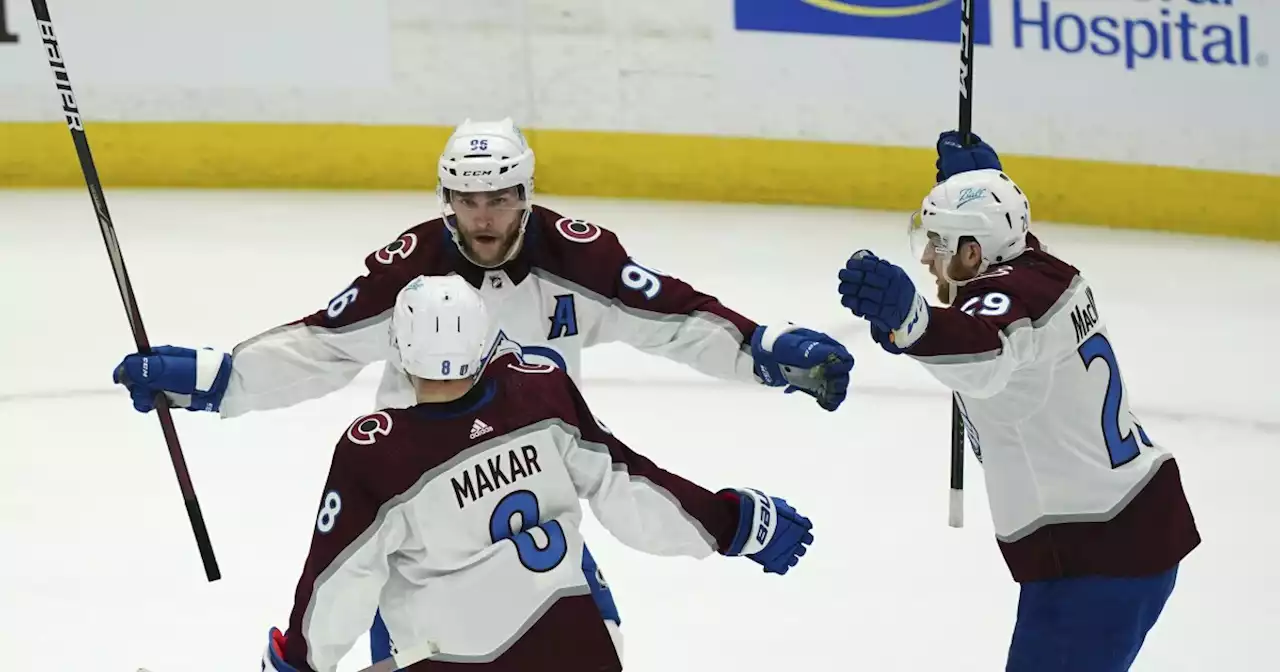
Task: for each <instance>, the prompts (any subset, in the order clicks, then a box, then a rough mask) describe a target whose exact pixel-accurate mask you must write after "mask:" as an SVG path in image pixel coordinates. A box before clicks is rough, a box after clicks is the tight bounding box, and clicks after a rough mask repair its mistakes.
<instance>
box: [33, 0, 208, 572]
mask: <svg viewBox="0 0 1280 672" xmlns="http://www.w3.org/2000/svg"><path fill="white" fill-rule="evenodd" d="M31 7H32V9H33V10H35V15H36V24H37V25H38V26H39V28H40V39H41V40H42V41H43V42H44V48H45V55H46V56H47V57H48V59H49V67H50V68H52V69H53V79H54V84H55V85H56V87H57V89H58V95H59V96H60V97H61V100H62V111H63V113H64V114H65V116H66V121H67V127H68V128H69V129H70V130H71V140H72V141H73V142H74V143H75V146H76V156H78V157H79V159H80V171H81V172H82V173H83V174H84V182H85V186H87V187H88V188H89V198H90V199H92V201H93V211H94V213H95V214H97V216H98V226H99V228H101V229H102V240H103V242H104V243H106V246H107V256H108V257H110V259H111V268H112V270H114V271H115V274H116V287H117V288H119V290H120V298H121V300H123V302H124V310H125V313H126V314H127V315H128V318H129V327H130V328H131V329H132V331H133V339H134V341H135V342H136V344H137V346H138V352H150V351H151V345H150V343H149V342H148V341H147V333H146V330H145V329H144V328H143V326H142V314H141V313H140V312H139V311H138V302H137V300H136V299H135V298H134V295H133V285H132V284H130V282H129V273H128V271H126V270H125V265H124V256H123V254H122V253H121V252H120V241H118V240H117V239H116V230H115V225H114V224H112V223H111V215H110V213H109V212H108V211H107V199H106V197H105V196H104V195H103V193H102V183H101V182H100V181H99V179H98V169H97V167H96V166H95V165H94V163H93V154H92V153H90V151H89V138H88V137H87V136H86V135H85V132H84V120H83V119H82V118H81V116H80V109H79V106H78V105H77V104H76V96H75V93H73V92H72V90H71V79H70V77H68V75H67V68H66V63H65V61H64V60H63V57H62V51H61V49H60V48H59V46H58V38H57V36H56V34H55V33H54V30H53V21H52V20H51V19H50V18H49V6H48V4H47V3H46V1H45V0H31ZM155 408H156V416H157V417H159V419H160V429H161V431H162V432H163V433H164V440H165V443H166V444H167V445H168V446H169V457H170V459H171V460H172V461H173V469H174V472H175V473H176V474H177V477H178V487H179V488H180V489H181V490H182V498H183V500H184V501H185V502H186V506H187V517H188V518H189V519H190V520H191V529H192V530H193V531H194V532H195V536H196V544H197V545H198V546H199V548H200V559H201V560H202V561H203V562H204V572H205V576H206V577H208V579H209V580H210V581H217V580H218V579H220V578H222V574H221V572H219V570H218V562H217V559H216V558H214V555H213V544H212V543H211V542H210V541H209V530H208V529H207V528H206V527H205V523H204V516H203V514H201V513H200V502H199V500H197V499H196V492H195V487H194V486H193V485H192V483H191V474H190V473H189V472H188V471H187V462H186V459H185V458H184V457H183V455H182V446H181V445H180V444H179V443H178V432H177V430H175V429H174V426H173V416H172V415H171V414H170V413H169V403H168V399H167V398H166V397H165V396H164V394H163V393H158V394H157V395H156V399H155Z"/></svg>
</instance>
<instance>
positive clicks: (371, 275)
mask: <svg viewBox="0 0 1280 672" xmlns="http://www.w3.org/2000/svg"><path fill="white" fill-rule="evenodd" d="M452 244H453V243H452V241H451V240H450V238H449V234H448V230H447V229H446V228H445V226H444V220H442V219H433V220H431V221H427V222H423V223H421V224H417V225H415V226H413V227H412V228H410V229H408V230H406V231H405V232H403V233H401V234H400V235H399V236H397V237H396V239H395V240H393V241H391V242H389V243H387V244H386V245H384V246H382V247H380V248H378V249H376V250H374V251H373V252H370V253H369V254H368V255H366V256H365V260H364V265H365V271H366V272H365V274H364V275H361V276H360V277H357V278H356V279H355V280H353V281H352V282H351V283H350V284H349V285H347V286H346V287H345V288H344V289H343V290H342V291H341V292H339V293H338V294H337V295H336V296H334V297H333V298H332V299H331V300H330V301H329V303H328V305H327V306H325V308H323V309H321V310H319V311H316V312H315V313H313V314H311V315H309V316H307V317H306V318H304V319H303V320H302V321H303V323H305V324H308V325H311V326H319V327H326V328H331V329H334V328H341V327H346V326H349V325H353V324H356V323H359V322H362V321H364V320H367V319H369V318H371V317H376V316H378V315H381V314H382V313H384V312H386V311H388V310H390V309H391V308H392V307H393V306H394V305H395V301H396V295H397V294H399V292H400V290H401V289H402V288H403V287H404V286H405V285H406V284H408V282H409V281H410V280H412V279H414V278H416V277H418V276H419V275H447V274H448V273H449V272H450V271H451V270H452V269H451V268H450V258H449V253H448V248H447V247H446V245H452Z"/></svg>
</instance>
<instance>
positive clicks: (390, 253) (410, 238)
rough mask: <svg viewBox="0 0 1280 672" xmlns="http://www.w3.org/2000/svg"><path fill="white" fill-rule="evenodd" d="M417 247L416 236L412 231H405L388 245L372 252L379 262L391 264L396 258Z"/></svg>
mask: <svg viewBox="0 0 1280 672" xmlns="http://www.w3.org/2000/svg"><path fill="white" fill-rule="evenodd" d="M416 249H418V236H417V234H414V233H406V234H404V235H403V236H400V237H399V238H397V239H396V240H395V241H394V242H392V243H391V244H390V245H388V246H386V247H384V248H382V249H381V250H378V251H377V252H375V253H374V254H373V256H374V258H375V259H377V260H378V263H380V264H391V263H394V262H395V260H396V259H404V258H405V257H407V256H409V255H411V254H413V251H414V250H416Z"/></svg>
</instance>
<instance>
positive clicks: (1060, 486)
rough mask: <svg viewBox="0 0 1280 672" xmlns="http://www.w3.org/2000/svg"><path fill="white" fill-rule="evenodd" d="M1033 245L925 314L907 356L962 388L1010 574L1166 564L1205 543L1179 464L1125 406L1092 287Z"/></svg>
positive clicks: (1151, 568) (1038, 575)
mask: <svg viewBox="0 0 1280 672" xmlns="http://www.w3.org/2000/svg"><path fill="white" fill-rule="evenodd" d="M1029 245H1030V247H1031V249H1028V250H1027V251H1026V252H1024V253H1023V254H1021V255H1019V256H1018V257H1016V258H1014V259H1013V260H1011V261H1010V262H1009V263H1007V264H1004V265H1000V266H995V267H992V268H989V269H988V270H987V271H986V272H985V273H983V274H982V275H980V276H979V277H978V278H977V279H975V280H973V281H971V282H969V283H967V284H965V285H963V286H961V287H960V290H959V292H958V296H957V297H956V300H955V301H954V302H953V304H952V305H951V306H950V307H947V308H939V307H931V308H930V310H929V324H928V327H927V329H926V331H925V333H924V335H923V336H922V337H921V338H920V340H919V341H917V342H916V343H914V344H913V345H912V346H911V347H910V348H909V349H908V351H907V353H908V354H909V355H910V356H912V357H914V358H915V359H917V360H918V361H920V362H922V363H923V364H924V365H925V368H926V369H928V370H929V372H930V373H931V374H933V376H935V377H936V378H937V379H938V380H939V381H941V382H942V383H943V384H944V385H946V386H947V387H948V388H950V389H951V390H953V391H954V393H955V397H956V399H957V400H958V402H959V404H960V408H961V412H962V414H963V416H964V418H965V429H966V434H967V437H968V442H969V445H970V447H971V448H972V449H973V452H974V454H975V455H977V456H978V459H979V460H980V461H981V463H982V465H983V470H984V473H985V477H986V486H987V488H986V489H987V496H988V499H989V501H990V508H991V515H992V517H993V520H994V523H995V532H996V537H997V538H998V539H999V541H1000V542H1001V543H1000V545H1001V550H1002V552H1003V553H1004V556H1005V560H1006V562H1007V563H1008V565H1009V568H1010V570H1011V572H1012V573H1013V576H1014V578H1015V579H1016V580H1018V581H1033V580H1040V579H1047V578H1057V577H1063V576H1078V575H1082V574H1103V575H1135V574H1146V573H1154V572H1159V571H1163V570H1165V569H1168V568H1170V567H1172V566H1173V565H1174V564H1176V563H1177V562H1178V561H1179V560H1180V559H1181V558H1182V557H1183V556H1185V555H1186V554H1187V553H1189V552H1190V551H1191V549H1193V548H1194V547H1195V546H1196V545H1197V544H1198V543H1199V536H1198V533H1197V531H1196V527H1195V523H1194V521H1193V519H1192V516H1191V511H1190V507H1189V506H1188V504H1187V501H1186V498H1185V496H1184V494H1183V491H1182V485H1181V479H1180V478H1179V475H1178V468H1177V465H1176V464H1175V463H1174V460H1173V456H1172V455H1171V454H1170V453H1169V451H1168V450H1166V449H1165V448H1164V447H1163V446H1161V445H1160V444H1159V443H1157V442H1156V441H1154V440H1153V439H1152V436H1153V434H1149V433H1148V432H1147V431H1146V430H1144V429H1143V427H1142V425H1140V424H1139V423H1138V418H1137V416H1135V415H1134V414H1133V412H1132V410H1131V409H1130V407H1129V394H1128V391H1127V389H1126V388H1125V385H1124V379H1123V378H1122V377H1121V374H1120V368H1119V364H1118V360H1117V357H1116V353H1115V351H1114V350H1113V349H1112V345H1111V341H1110V340H1109V338H1108V335H1107V328H1106V323H1105V319H1104V318H1105V313H1104V311H1103V310H1102V307H1101V305H1100V304H1099V302H1098V300H1097V296H1096V295H1095V292H1094V291H1093V289H1092V288H1091V287H1090V286H1089V283H1088V281H1087V280H1085V279H1084V277H1083V276H1082V275H1081V274H1080V273H1079V271H1077V270H1076V269H1075V268H1073V267H1072V266H1070V265H1068V264H1066V263H1064V262H1063V261H1061V260H1060V259H1057V258H1056V257H1053V256H1051V255H1049V254H1048V253H1046V252H1044V251H1042V250H1040V249H1039V245H1038V242H1037V241H1036V240H1035V238H1034V237H1030V239H1029Z"/></svg>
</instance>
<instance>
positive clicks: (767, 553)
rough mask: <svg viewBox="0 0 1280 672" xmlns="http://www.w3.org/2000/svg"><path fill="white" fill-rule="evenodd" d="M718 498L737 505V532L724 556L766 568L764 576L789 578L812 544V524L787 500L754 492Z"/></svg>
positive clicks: (727, 493)
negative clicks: (729, 499)
mask: <svg viewBox="0 0 1280 672" xmlns="http://www.w3.org/2000/svg"><path fill="white" fill-rule="evenodd" d="M716 494H717V495H720V496H721V497H728V498H731V499H736V500H737V501H738V531H737V533H735V534H734V535H733V543H731V544H730V545H729V548H727V549H725V550H724V554H725V555H728V556H737V555H745V556H747V557H748V558H750V559H752V560H754V561H755V562H757V563H759V564H760V565H761V566H763V567H764V571H765V572H772V573H774V574H786V573H787V570H789V569H791V568H792V567H795V566H796V563H798V562H800V556H802V555H804V553H805V550H806V548H807V547H808V545H809V544H812V543H813V532H812V530H813V523H811V522H809V519H808V518H805V517H804V516H802V515H800V514H798V513H796V510H795V509H794V508H792V507H791V505H790V504H788V503H787V500H785V499H780V498H778V497H770V496H768V495H766V494H764V493H763V492H760V491H759V490H755V489H753V488H735V489H731V490H721V491H720V492H718V493H716Z"/></svg>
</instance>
